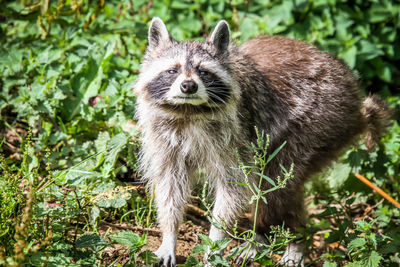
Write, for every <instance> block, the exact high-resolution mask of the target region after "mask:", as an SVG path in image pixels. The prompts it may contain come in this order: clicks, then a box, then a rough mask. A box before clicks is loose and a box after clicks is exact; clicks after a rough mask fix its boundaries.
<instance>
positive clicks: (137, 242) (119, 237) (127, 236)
mask: <svg viewBox="0 0 400 267" xmlns="http://www.w3.org/2000/svg"><path fill="white" fill-rule="evenodd" d="M109 237H110V238H111V239H112V240H113V241H114V242H116V243H118V244H120V245H123V246H127V247H129V248H138V247H142V246H143V244H142V242H141V237H140V236H139V235H138V234H135V233H133V232H131V231H118V232H116V233H112V234H111V235H110V236H109Z"/></svg>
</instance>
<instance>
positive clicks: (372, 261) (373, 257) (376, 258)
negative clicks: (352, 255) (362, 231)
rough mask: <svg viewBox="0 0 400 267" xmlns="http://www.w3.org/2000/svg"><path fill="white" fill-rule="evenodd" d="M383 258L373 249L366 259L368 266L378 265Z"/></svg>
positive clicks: (376, 266) (374, 266) (375, 266)
mask: <svg viewBox="0 0 400 267" xmlns="http://www.w3.org/2000/svg"><path fill="white" fill-rule="evenodd" d="M381 260H383V258H382V256H381V255H379V254H378V252H376V251H372V252H371V253H370V254H369V256H368V257H367V258H366V259H365V260H364V262H365V265H364V266H366V267H378V266H380V265H379V263H380V262H381Z"/></svg>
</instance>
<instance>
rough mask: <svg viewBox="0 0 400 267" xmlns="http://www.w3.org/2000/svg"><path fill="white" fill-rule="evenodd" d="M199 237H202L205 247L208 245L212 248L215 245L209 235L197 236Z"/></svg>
mask: <svg viewBox="0 0 400 267" xmlns="http://www.w3.org/2000/svg"><path fill="white" fill-rule="evenodd" d="M197 235H198V236H199V237H200V239H201V241H202V243H203V244H204V245H207V246H210V247H211V246H212V245H213V241H212V240H211V238H210V237H209V236H208V235H204V234H197Z"/></svg>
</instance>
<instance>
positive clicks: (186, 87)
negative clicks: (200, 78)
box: [181, 81, 197, 94]
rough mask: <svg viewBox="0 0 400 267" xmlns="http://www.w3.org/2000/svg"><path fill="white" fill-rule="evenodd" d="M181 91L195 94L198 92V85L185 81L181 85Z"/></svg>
mask: <svg viewBox="0 0 400 267" xmlns="http://www.w3.org/2000/svg"><path fill="white" fill-rule="evenodd" d="M181 91H182V93H185V94H194V93H196V92H197V83H195V82H194V81H183V82H182V83H181Z"/></svg>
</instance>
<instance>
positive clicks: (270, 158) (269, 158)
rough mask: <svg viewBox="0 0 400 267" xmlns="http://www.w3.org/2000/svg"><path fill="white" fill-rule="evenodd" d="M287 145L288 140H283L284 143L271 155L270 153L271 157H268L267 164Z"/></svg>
mask: <svg viewBox="0 0 400 267" xmlns="http://www.w3.org/2000/svg"><path fill="white" fill-rule="evenodd" d="M285 145H286V141H285V142H283V144H282V145H280V146H279V147H278V148H277V149H275V151H274V152H272V154H271V155H269V157H268V159H267V164H268V163H269V162H270V161H271V160H272V159H273V158H275V156H276V154H278V153H279V151H281V150H282V148H283V147H284V146H285Z"/></svg>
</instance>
